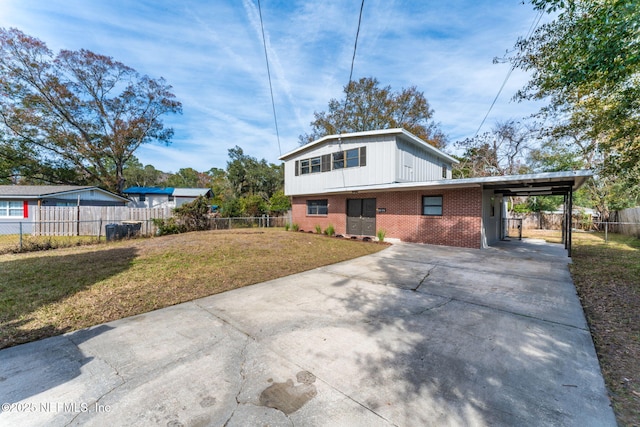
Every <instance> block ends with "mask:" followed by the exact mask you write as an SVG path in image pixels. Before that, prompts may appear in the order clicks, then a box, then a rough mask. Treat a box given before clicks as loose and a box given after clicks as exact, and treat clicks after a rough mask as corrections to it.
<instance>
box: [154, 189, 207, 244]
mask: <svg viewBox="0 0 640 427" xmlns="http://www.w3.org/2000/svg"><path fill="white" fill-rule="evenodd" d="M210 211H211V206H210V205H209V201H208V200H207V199H206V198H205V197H202V196H199V197H198V198H197V199H195V200H194V201H193V202H190V203H185V204H184V205H182V206H179V207H177V208H175V209H174V210H173V212H174V215H175V216H173V217H171V218H169V219H166V220H164V219H154V220H153V223H154V224H155V225H156V227H158V235H160V236H163V235H165V234H178V233H185V232H187V231H201V230H207V229H208V228H209V212H210Z"/></svg>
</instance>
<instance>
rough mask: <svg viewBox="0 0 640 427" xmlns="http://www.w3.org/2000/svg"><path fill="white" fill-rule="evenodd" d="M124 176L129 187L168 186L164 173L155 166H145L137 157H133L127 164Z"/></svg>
mask: <svg viewBox="0 0 640 427" xmlns="http://www.w3.org/2000/svg"><path fill="white" fill-rule="evenodd" d="M123 174H124V179H125V183H126V186H127V187H130V186H135V187H159V186H165V184H166V174H165V173H164V172H162V171H159V170H158V169H156V168H155V167H153V165H146V166H143V165H142V163H140V161H139V160H138V159H137V158H136V157H135V156H131V158H130V159H129V160H128V161H127V162H126V163H125V165H124V171H123Z"/></svg>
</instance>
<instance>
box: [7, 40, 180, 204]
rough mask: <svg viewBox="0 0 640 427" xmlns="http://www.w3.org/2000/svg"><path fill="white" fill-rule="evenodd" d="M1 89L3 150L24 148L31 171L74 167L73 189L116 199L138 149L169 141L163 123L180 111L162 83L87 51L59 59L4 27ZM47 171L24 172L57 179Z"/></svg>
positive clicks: (169, 133) (169, 131) (64, 54)
mask: <svg viewBox="0 0 640 427" xmlns="http://www.w3.org/2000/svg"><path fill="white" fill-rule="evenodd" d="M0 88H1V90H0V129H1V131H2V132H1V133H0V136H2V140H1V141H0V144H1V145H2V151H4V150H10V149H14V150H16V151H20V150H22V149H25V150H26V151H25V154H26V155H28V158H29V161H30V162H31V164H32V165H45V166H47V165H61V166H62V167H63V168H64V169H69V168H73V169H74V170H75V172H76V173H75V174H74V177H73V178H72V179H70V180H69V181H68V183H74V184H75V183H78V177H81V179H82V181H84V182H94V183H96V184H98V185H101V186H103V187H105V188H107V189H109V190H111V191H115V192H117V193H121V192H122V190H123V186H124V166H125V164H126V162H127V161H128V160H129V159H130V158H131V157H132V156H133V153H134V152H135V151H136V150H137V149H138V147H140V145H142V144H145V143H148V142H151V141H153V140H157V141H160V142H163V143H169V141H170V139H171V137H172V135H173V130H172V129H171V128H165V127H164V125H163V122H162V120H161V117H162V116H163V115H165V114H167V113H177V112H180V111H181V104H180V102H178V101H176V100H175V96H174V95H173V93H171V92H170V90H171V86H169V85H167V84H166V83H165V81H164V79H157V80H155V79H152V78H150V77H148V76H140V75H139V74H138V73H137V72H136V71H135V70H134V69H132V68H130V67H127V66H126V65H124V64H122V63H120V62H117V61H115V60H113V59H112V58H110V57H108V56H104V55H99V54H96V53H93V52H91V51H88V50H84V49H82V50H79V51H69V50H61V51H60V52H59V53H58V54H57V55H55V56H54V55H53V53H52V51H51V50H49V49H48V48H47V46H46V45H45V43H44V42H42V41H40V40H38V39H36V38H34V37H31V36H28V35H26V34H24V33H22V32H21V31H19V30H17V29H9V30H7V29H4V28H0ZM112 165H113V167H111V166H112ZM49 172H50V171H48V170H47V168H39V170H29V169H26V170H25V173H29V174H31V175H32V176H34V177H40V178H41V179H43V180H45V181H46V180H48V179H51V180H52V181H55V180H56V179H57V178H56V177H51V178H49V176H48V175H49ZM61 178H63V179H64V177H61Z"/></svg>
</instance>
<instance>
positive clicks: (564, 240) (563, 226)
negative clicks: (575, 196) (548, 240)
mask: <svg viewBox="0 0 640 427" xmlns="http://www.w3.org/2000/svg"><path fill="white" fill-rule="evenodd" d="M562 201H563V203H562V222H561V224H560V228H561V229H562V243H563V244H564V248H565V249H567V195H566V194H565V195H564V196H563V199H562Z"/></svg>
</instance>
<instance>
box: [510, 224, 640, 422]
mask: <svg viewBox="0 0 640 427" xmlns="http://www.w3.org/2000/svg"><path fill="white" fill-rule="evenodd" d="M523 235H524V236H527V237H538V238H545V239H547V240H548V241H552V242H561V238H560V232H548V231H547V232H544V231H538V230H524V232H523ZM572 261H573V263H572V264H571V265H570V269H571V275H572V277H573V281H574V283H575V285H576V289H577V291H578V295H579V297H580V301H581V302H582V307H583V308H584V312H585V315H586V316H587V321H588V322H589V327H590V329H591V336H592V337H593V341H594V343H595V347H596V352H597V353H598V359H599V360H600V367H601V368H602V373H603V375H604V379H605V382H606V383H607V388H608V389H609V394H610V396H611V400H612V403H613V406H614V409H615V412H616V416H617V418H618V423H619V424H620V425H623V426H638V425H640V240H639V239H636V238H633V237H629V236H623V235H619V234H611V233H609V236H608V242H605V240H604V233H583V232H574V233H573V245H572Z"/></svg>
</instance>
